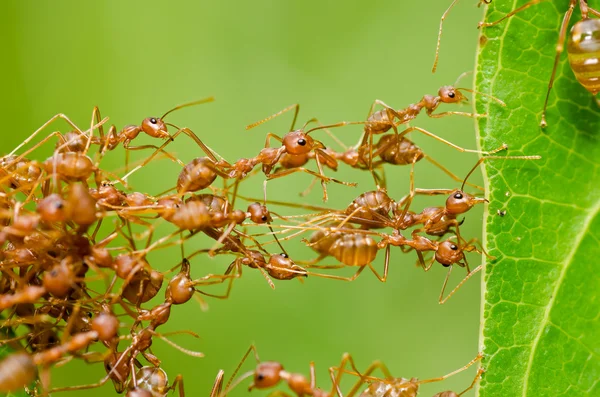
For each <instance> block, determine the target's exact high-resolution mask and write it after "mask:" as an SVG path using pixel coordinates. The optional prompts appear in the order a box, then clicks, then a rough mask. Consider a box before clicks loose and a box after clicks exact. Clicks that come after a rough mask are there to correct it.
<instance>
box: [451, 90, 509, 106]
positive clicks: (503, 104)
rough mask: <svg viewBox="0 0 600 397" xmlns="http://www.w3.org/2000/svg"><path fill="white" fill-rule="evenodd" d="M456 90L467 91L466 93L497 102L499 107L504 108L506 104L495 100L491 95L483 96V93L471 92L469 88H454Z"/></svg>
mask: <svg viewBox="0 0 600 397" xmlns="http://www.w3.org/2000/svg"><path fill="white" fill-rule="evenodd" d="M456 89H457V90H459V91H467V92H471V93H473V94H476V95H480V96H482V97H486V98H489V99H491V100H493V101H495V102H497V103H498V104H499V105H500V106H506V103H504V102H503V101H501V100H500V99H498V98H496V97H495V96H493V95H489V94H484V93H483V92H480V91H475V90H472V89H470V88H456Z"/></svg>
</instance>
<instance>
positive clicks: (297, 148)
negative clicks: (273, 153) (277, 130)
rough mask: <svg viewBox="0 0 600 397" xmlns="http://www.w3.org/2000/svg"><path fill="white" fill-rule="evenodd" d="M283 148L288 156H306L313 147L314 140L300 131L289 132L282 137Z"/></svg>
mask: <svg viewBox="0 0 600 397" xmlns="http://www.w3.org/2000/svg"><path fill="white" fill-rule="evenodd" d="M283 146H285V150H286V151H287V153H289V154H295V155H298V154H306V153H309V152H310V151H311V150H313V149H314V147H315V140H314V139H312V137H311V136H309V135H308V134H307V133H305V132H304V131H302V130H296V131H291V132H288V133H287V134H285V136H284V137H283Z"/></svg>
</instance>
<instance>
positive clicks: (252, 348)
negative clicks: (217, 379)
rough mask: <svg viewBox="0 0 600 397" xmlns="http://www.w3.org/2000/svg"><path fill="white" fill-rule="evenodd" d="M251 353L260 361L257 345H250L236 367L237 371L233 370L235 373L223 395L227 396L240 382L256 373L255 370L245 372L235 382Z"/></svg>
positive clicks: (257, 361)
mask: <svg viewBox="0 0 600 397" xmlns="http://www.w3.org/2000/svg"><path fill="white" fill-rule="evenodd" d="M250 353H253V354H254V359H255V360H256V363H257V364H258V363H260V358H258V352H257V351H256V347H255V346H254V345H250V347H249V348H248V350H247V351H246V353H245V354H244V356H243V357H242V360H241V361H240V363H239V364H238V366H237V367H236V368H235V371H233V373H232V374H231V377H230V378H229V380H228V381H227V384H226V385H225V392H224V393H223V396H226V395H227V394H228V393H229V392H230V391H231V389H233V388H234V387H236V386H237V385H238V384H240V383H241V382H242V381H243V380H244V379H246V378H248V377H250V376H252V375H254V371H249V372H246V373H245V374H243V375H242V376H240V377H239V378H238V379H236V381H235V382H233V379H234V378H235V376H236V375H237V373H238V372H239V371H240V368H241V367H242V365H243V364H244V362H245V361H246V359H247V358H248V356H249V355H250ZM217 376H218V375H217Z"/></svg>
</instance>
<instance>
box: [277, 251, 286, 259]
mask: <svg viewBox="0 0 600 397" xmlns="http://www.w3.org/2000/svg"><path fill="white" fill-rule="evenodd" d="M279 255H281V256H283V257H284V258H288V254H286V253H285V252H282V253H281V254H279Z"/></svg>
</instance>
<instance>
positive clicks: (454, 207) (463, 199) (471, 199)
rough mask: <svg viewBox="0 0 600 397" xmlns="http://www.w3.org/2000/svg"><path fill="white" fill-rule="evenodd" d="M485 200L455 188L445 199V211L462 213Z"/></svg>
mask: <svg viewBox="0 0 600 397" xmlns="http://www.w3.org/2000/svg"><path fill="white" fill-rule="evenodd" d="M487 201H488V200H487V199H485V198H480V197H475V196H472V195H470V194H468V193H465V192H463V191H462V190H459V189H457V190H455V191H453V192H452V193H451V194H450V196H448V199H446V211H447V212H448V213H449V214H451V215H458V214H464V213H465V212H467V211H469V210H470V209H471V208H473V206H474V205H475V204H477V203H484V202H487Z"/></svg>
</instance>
